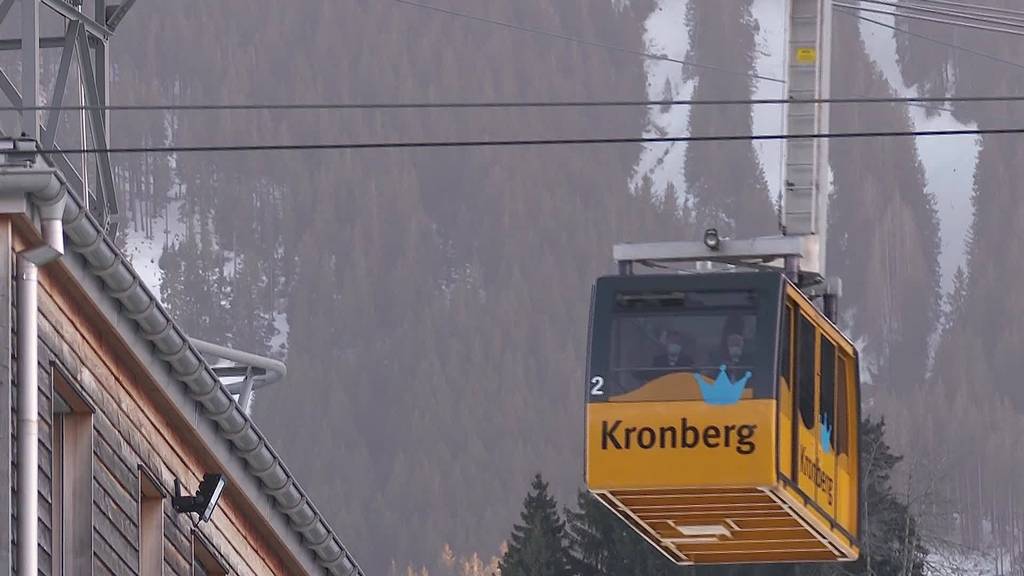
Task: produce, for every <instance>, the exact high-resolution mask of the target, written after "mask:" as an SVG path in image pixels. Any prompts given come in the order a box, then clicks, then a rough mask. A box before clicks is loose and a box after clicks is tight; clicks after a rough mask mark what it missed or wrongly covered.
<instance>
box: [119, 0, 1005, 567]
mask: <svg viewBox="0 0 1024 576" xmlns="http://www.w3.org/2000/svg"><path fill="white" fill-rule="evenodd" d="M435 3H436V5H438V6H441V7H444V8H446V9H451V10H458V11H462V12H466V13H470V14H473V15H475V16H480V17H484V18H490V19H495V20H500V21H503V22H508V23H512V24H515V25H520V26H529V27H535V28H542V29H544V30H550V31H554V32H559V33H564V34H570V35H573V36H577V37H581V38H587V39H592V40H594V41H598V42H602V43H607V44H612V45H616V46H621V47H624V48H627V49H629V50H633V51H637V50H650V51H654V52H658V53H668V54H670V55H671V56H672V57H673V58H676V59H687V60H691V61H696V62H701V63H704V64H707V65H710V66H714V67H717V68H722V69H727V70H731V71H733V72H734V73H732V74H724V73H722V72H721V71H716V70H715V69H712V68H694V67H686V66H682V65H679V64H676V63H671V62H664V61H645V60H644V59H642V58H639V57H637V56H635V55H629V54H623V53H619V52H615V51H609V50H604V49H601V48H598V47H594V46H584V45H579V44H574V43H571V42H566V41H564V40H559V39H556V38H545V37H538V36H532V35H529V34H525V33H523V32H521V31H516V30H510V29H506V28H501V27H495V26H492V25H488V24H486V23H483V22H479V21H472V20H467V19H460V18H456V17H453V16H451V15H446V14H442V13H438V12H434V11H427V10H423V9H419V8H416V7H414V6H410V5H408V4H403V3H400V2H393V1H377V2H371V1H368V0H342V1H337V0H332V1H327V0H308V1H307V0H302V1H294V0H292V1H287V2H286V1H284V0H258V1H256V2H253V1H242V0H221V1H219V2H198V1H196V0H186V1H184V2H151V1H148V0H146V1H142V2H139V3H138V4H137V5H136V7H135V8H133V10H132V12H131V13H130V15H129V17H128V18H127V19H126V20H125V22H124V23H123V25H122V27H121V28H120V29H119V31H118V35H117V37H116V38H115V40H114V41H113V44H112V48H113V54H114V68H113V70H114V81H113V86H112V94H113V99H114V101H115V102H117V103H156V102H167V103H228V102H339V103H346V102H402V101H474V100H482V101H487V100H570V99H575V100H587V99H594V100H597V99H601V100H613V99H638V98H643V97H653V98H661V97H663V96H673V97H674V96H679V97H693V98H725V97H727V98H747V97H751V96H753V95H754V94H756V93H759V91H760V90H763V89H764V86H765V85H764V84H763V81H755V80H754V79H752V78H751V77H750V75H752V74H755V73H760V74H767V73H771V74H780V73H781V71H780V70H768V69H767V68H766V66H767V65H766V64H765V63H766V62H771V61H773V60H772V51H773V50H774V51H776V54H775V56H776V57H777V56H778V54H777V51H778V50H779V49H780V44H779V43H778V42H776V41H775V40H773V37H771V36H770V34H767V32H766V30H769V29H770V28H769V27H767V21H766V20H765V21H762V20H764V17H765V15H766V14H771V13H772V10H776V8H777V7H774V5H773V2H772V1H769V0H722V1H715V2H704V1H697V0H691V1H687V0H630V1H623V0H607V1H596V0H515V1H500V2H499V1H495V2H483V3H482V2H473V1H470V0H445V1H443V2H442V1H441V0H435ZM999 3H1000V5H1006V6H1015V7H1017V8H1021V9H1024V2H1021V0H1014V1H1013V2H1011V1H1010V0H1001V1H1000V2H999ZM1018 4H1019V5H1018ZM901 25H904V23H901ZM834 26H835V34H834V36H835V37H834V42H835V49H834V53H835V59H836V61H835V64H834V72H833V86H832V92H833V94H834V95H836V96H888V95H892V94H895V93H897V92H898V91H899V90H903V89H904V88H905V86H910V87H912V88H913V89H915V90H920V92H921V93H927V94H964V95H968V94H978V93H1012V92H1013V91H1014V90H1015V89H1019V86H1020V79H1021V77H1022V76H1021V74H1022V72H1021V71H1019V70H1017V71H1014V70H1013V68H1010V69H1007V68H1006V67H1005V66H1002V65H999V64H997V63H992V62H987V61H984V60H983V59H978V58H977V57H972V58H968V57H967V56H964V55H962V54H960V53H953V52H950V51H948V50H944V51H936V50H934V49H933V48H934V47H933V46H930V45H928V44H927V43H923V42H924V41H919V42H915V41H911V40H907V39H906V38H903V37H899V38H897V39H896V40H897V42H896V45H897V47H898V50H897V51H894V52H893V53H892V54H890V55H889V58H891V59H892V62H898V74H899V78H897V79H894V78H893V77H892V76H891V75H888V74H887V73H886V72H885V71H886V69H887V68H886V67H885V66H883V65H882V64H885V63H880V62H879V60H878V58H877V57H876V52H877V51H875V50H874V49H873V47H872V46H873V45H871V44H869V43H866V42H865V35H864V30H865V28H864V26H865V25H864V24H863V23H860V22H858V21H857V20H856V19H853V18H849V17H840V16H839V15H837V16H836V18H835V21H834ZM923 32H925V33H927V34H933V35H936V36H937V37H945V36H943V34H948V31H946V30H943V29H941V28H937V29H934V30H933V29H929V28H925V29H924V30H923ZM776 40H777V39H776ZM957 41H958V42H959V41H964V40H963V38H962V37H958V38H957ZM773 42H774V43H773ZM966 42H968V43H969V44H970V45H971V46H974V47H975V48H976V49H977V50H983V51H986V52H991V53H993V54H998V55H1000V56H1001V57H1002V58H1004V59H1016V60H1024V54H1022V53H1021V51H1022V50H1024V45H1021V44H1020V43H1014V42H1012V41H1010V40H1004V39H1001V38H996V39H989V38H988V37H986V36H980V37H978V38H973V37H972V39H970V40H969V41H966ZM971 42H973V44H971ZM939 70H941V71H942V72H941V73H940V72H937V71H939ZM735 72H738V73H735ZM897 80H898V82H899V84H900V86H894V82H896V81H897ZM904 85H905V86H904ZM1021 114H1022V112H1021V111H1020V110H1017V109H1009V108H1007V107H1003V108H1000V107H996V106H994V105H991V106H989V105H986V106H972V107H966V106H964V107H959V106H958V107H957V108H956V109H955V116H956V118H958V119H960V120H961V121H964V122H977V123H978V124H980V125H992V126H995V125H999V124H1000V123H1007V122H1009V123H1010V124H1012V123H1013V122H1012V121H1010V119H1012V118H1016V117H1017V116H1020V115H1021ZM832 117H833V126H832V129H834V130H837V131H841V130H856V129H907V128H910V127H912V126H913V125H914V122H915V120H914V118H916V116H914V115H913V114H912V110H910V109H908V108H907V107H905V106H901V105H897V104H885V105H871V106H842V107H840V106H836V107H835V108H833V111H832ZM759 118H761V116H758V115H757V114H756V113H755V111H754V110H752V109H751V108H750V107H749V106H733V107H729V108H728V109H726V108H722V107H693V108H691V109H686V108H682V107H678V108H673V109H671V110H666V109H649V110H645V109H639V108H609V109H598V108H587V109H578V110H575V109H574V110H566V109H558V110H548V111H544V110H528V111H523V110H485V111H479V110H477V111H432V112H428V111H423V110H417V111H320V112H310V111H303V112H273V113H271V112H265V111H264V112H252V111H245V112H242V111H237V112H223V111H219V112H189V113H180V112H179V113H171V114H166V115H162V114H153V113H146V114H142V113H135V112H133V113H120V114H118V115H116V116H115V117H114V119H113V121H112V134H113V136H112V138H113V141H114V143H115V144H133V145H134V144H163V143H176V144H182V145H188V144H218V143H248V144H256V143H265V142H330V141H360V140H364V141H373V140H376V141H380V140H412V139H428V138H429V139H457V138H473V139H487V138H526V137H530V138H544V137H584V136H639V135H641V134H644V133H650V134H656V133H671V134H680V133H683V132H689V133H692V134H715V133H749V132H750V131H751V130H752V129H753V128H754V125H755V122H756V121H758V119H759ZM987 123H988V124H987ZM951 145H953V144H951ZM1022 151H1024V147H1022V145H1021V144H1020V143H1019V142H1017V143H1015V140H1013V139H1011V138H1006V137H1002V138H985V139H984V141H983V142H982V143H981V145H980V152H979V153H978V158H977V170H976V173H975V175H974V177H973V182H974V189H973V191H972V190H968V189H964V190H959V191H956V192H957V193H959V194H962V195H971V194H973V207H974V213H973V222H974V223H973V226H972V227H971V233H970V240H969V250H968V255H967V258H966V259H964V260H963V262H962V263H961V268H962V269H961V271H960V272H959V273H958V274H957V275H956V280H955V282H954V283H953V284H955V288H954V289H951V290H948V291H947V292H948V293H946V292H944V291H943V288H942V286H943V285H942V270H940V265H939V258H940V252H941V246H942V243H941V242H940V240H941V235H942V234H943V233H944V228H943V222H941V221H940V218H939V214H938V211H937V205H938V204H937V202H938V201H939V199H937V198H936V196H935V193H934V191H933V186H934V184H935V183H934V182H929V181H928V177H927V173H926V170H925V165H924V163H923V155H922V150H921V148H920V142H918V141H915V140H913V139H890V140H872V141H864V140H844V141H842V142H836V143H835V144H834V145H833V146H832V159H833V162H832V169H833V177H834V190H833V196H832V200H831V209H830V215H831V219H830V223H831V236H830V242H829V245H828V254H829V261H830V271H831V272H832V273H834V274H837V275H838V276H840V277H842V278H843V280H844V285H845V296H844V299H843V305H842V306H843V312H844V315H843V325H844V328H846V329H848V330H849V331H850V333H851V334H852V335H853V336H854V337H855V338H856V339H857V340H858V342H859V344H860V345H861V348H862V353H863V358H864V359H865V365H864V366H863V371H864V375H865V377H866V379H868V380H869V381H870V382H871V385H870V386H869V391H868V393H867V394H866V406H867V411H868V412H870V413H871V414H874V415H879V416H886V417H887V422H888V426H887V430H888V434H889V440H890V443H891V445H892V448H893V450H894V452H895V453H897V454H902V455H904V461H903V464H901V465H900V466H898V467H897V468H896V471H895V472H894V480H893V481H894V483H895V485H897V486H900V487H904V489H905V490H906V494H907V498H906V499H905V503H906V504H907V505H908V506H910V508H911V509H912V510H914V512H915V514H918V515H919V517H921V518H922V520H921V530H922V534H923V535H924V537H926V538H932V539H935V540H939V541H942V542H945V543H948V544H949V546H953V545H954V544H956V545H957V546H959V545H964V546H969V547H974V548H978V549H984V550H987V551H993V550H1000V551H1003V552H1005V554H1007V555H1010V554H1012V553H1013V552H1012V551H1013V550H1018V551H1019V550H1020V548H1021V541H1022V520H1024V512H1022V510H1021V507H1020V505H1019V504H1018V503H1019V502H1021V499H1022V497H1024V494H1022V493H1021V492H1020V491H1021V490H1022V486H1024V485H1022V483H1021V482H1020V481H1019V479H1020V477H1021V472H1022V470H1024V453H1022V451H1021V448H1020V444H1019V443H1018V442H1015V441H1014V439H1015V438H1017V437H1019V436H1020V433H1021V431H1022V428H1024V421H1022V418H1021V414H1022V410H1024V393H1022V391H1021V390H1022V389H1021V387H1020V386H1019V385H1017V383H1016V380H1015V378H1014V376H1015V375H1016V374H1018V373H1020V372H1021V369H1022V368H1024V366H1021V362H1022V360H1021V358H1022V356H1021V354H1019V353H1017V352H1016V351H1017V350H1019V349H1020V347H1021V344H1022V343H1024V342H1022V339H1024V326H1022V322H1024V299H1021V297H1020V295H1019V292H1018V291H1014V290H1010V289H1008V287H1011V286H1013V285H1014V283H1015V282H1019V281H1021V280H1022V279H1024V264H1021V261H1020V260H1019V259H1016V260H1015V259H1013V257H1012V255H1013V254H1014V253H1015V251H1018V250H1019V248H1020V247H1021V246H1022V245H1024V199H1022V198H1020V196H1019V195H1018V194H1016V193H1015V192H1014V186H1013V185H1012V183H1013V182H1015V181H1016V179H1015V176H1016V172H1017V171H1020V170H1024V168H1021V167H1022V166H1024V162H1021V161H1020V160H1021V153H1022ZM115 161H116V177H117V180H118V183H119V186H120V189H121V190H122V191H123V201H124V203H125V206H126V211H127V214H128V216H129V218H130V222H129V224H128V225H127V226H126V227H124V229H123V232H122V234H121V237H120V238H119V241H120V242H121V243H122V246H124V248H125V250H126V252H127V253H129V254H131V255H133V257H134V258H135V259H136V262H135V263H136V265H137V266H139V267H140V269H143V270H148V271H149V272H150V273H151V275H152V277H153V279H154V282H156V283H158V284H159V291H160V295H161V298H162V300H163V302H164V303H165V304H166V305H167V306H168V307H169V308H170V310H171V311H172V312H173V313H174V314H176V316H177V317H178V318H180V319H181V320H182V322H183V324H184V326H185V327H186V328H187V329H188V330H189V331H190V333H191V334H193V335H195V336H197V337H202V338H206V339H212V340H215V341H218V342H223V343H227V344H231V345H234V346H236V347H240V348H243V349H247V350H251V351H254V352H264V353H266V352H269V353H273V354H275V355H278V356H280V357H282V358H285V359H286V360H287V363H288V366H289V373H288V379H287V381H286V382H284V383H281V384H279V385H276V386H274V387H271V388H268V389H266V390H265V391H261V393H260V395H259V396H258V397H257V399H256V411H255V415H254V417H255V420H256V422H257V423H258V424H259V426H260V427H261V428H262V429H263V430H264V431H265V432H266V433H267V434H268V436H269V437H270V438H272V439H273V441H274V444H275V446H276V447H277V448H278V450H279V451H280V452H281V453H282V455H283V457H284V458H285V460H286V461H287V462H288V463H289V466H290V467H291V469H292V471H293V472H294V473H295V474H296V475H297V477H298V478H300V479H301V480H302V483H303V485H304V487H306V489H307V490H308V491H309V492H310V493H311V495H312V496H313V498H314V499H315V500H316V501H317V502H318V505H319V507H320V508H321V510H322V511H323V513H324V514H326V515H327V516H328V518H329V519H330V521H331V522H332V524H333V526H334V527H335V529H336V530H337V531H338V533H339V535H340V536H341V537H342V539H343V540H344V541H345V542H346V544H348V545H349V546H351V548H352V549H353V551H354V553H355V555H356V557H357V558H359V559H360V562H361V563H362V564H363V565H364V568H366V569H367V571H368V572H370V573H374V574H388V573H396V574H397V573H402V574H404V573H406V570H407V569H410V568H411V569H415V570H422V569H425V570H427V571H428V572H429V571H435V572H436V571H438V570H439V569H440V568H441V567H442V566H443V565H444V564H445V562H447V561H448V560H451V558H454V557H458V558H463V557H465V558H469V557H472V556H473V555H474V554H477V555H478V556H479V557H482V558H490V557H491V556H496V555H499V550H500V548H501V546H502V543H503V542H504V541H505V539H506V538H507V537H508V526H509V524H510V523H511V522H512V521H514V519H515V518H516V514H517V511H518V510H519V507H520V504H521V499H522V493H523V487H524V486H527V485H528V484H529V482H530V479H531V478H533V476H534V474H535V473H536V472H538V471H542V472H543V474H544V477H545V478H546V479H547V480H548V481H549V482H550V483H551V491H552V493H553V494H554V496H556V497H557V499H558V501H560V502H563V503H568V502H573V501H574V500H575V497H576V493H577V490H578V488H579V487H580V485H581V481H582V474H581V469H582V462H581V455H582V450H581V445H582V444H581V442H582V426H581V423H582V403H581V398H582V393H581V389H580V385H581V382H582V370H583V361H584V357H585V353H586V335H585V330H586V324H587V312H586V308H587V304H588V295H589V290H590V284H591V282H592V280H593V278H594V277H595V276H597V275H600V274H604V273H608V272H610V271H611V270H612V268H611V262H610V249H611V246H612V245H613V244H614V243H616V242H621V241H627V240H628V241H642V240H667V239H686V238H694V237H696V235H697V234H698V233H699V232H700V231H701V230H703V228H704V227H706V226H712V225H713V226H718V227H719V228H721V229H723V230H726V231H727V232H728V233H730V234H737V235H739V234H743V235H756V234H770V233H773V232H774V230H775V229H776V223H777V216H776V206H777V198H776V196H775V194H776V193H777V190H778V182H776V181H774V179H773V178H770V177H769V174H777V172H775V171H773V168H772V166H771V162H769V161H768V160H766V157H765V156H764V151H763V150H762V149H760V148H755V147H754V146H752V145H750V144H749V143H729V144H694V145H691V146H686V147H683V146H671V147H666V146H662V147H661V148H657V147H654V146H651V147H647V148H645V147H642V146H640V145H615V146H590V147H579V146H577V147H547V148H502V149H496V148H490V149H451V150H420V151H372V152H370V151H352V152H283V153H282V152H259V153H247V154H235V153H218V154H204V155H196V154H179V155H176V156H160V155H138V156H123V157H118V158H116V160H115ZM953 423H955V425H954V424H953ZM446 558H447V559H448V560H445V559H446ZM1017 558H1018V559H1019V555H1018V556H1017Z"/></svg>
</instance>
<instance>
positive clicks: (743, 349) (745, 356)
mask: <svg viewBox="0 0 1024 576" xmlns="http://www.w3.org/2000/svg"><path fill="white" fill-rule="evenodd" d="M752 352H753V350H751V349H750V346H747V338H746V337H744V336H743V318H742V317H740V316H730V317H729V318H728V319H727V320H726V322H725V327H724V329H723V330H722V341H721V351H720V353H719V362H720V363H721V364H725V365H726V366H729V367H733V368H735V367H739V366H744V367H746V366H750V365H751V364H753V358H752Z"/></svg>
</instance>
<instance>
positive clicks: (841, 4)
mask: <svg viewBox="0 0 1024 576" xmlns="http://www.w3.org/2000/svg"><path fill="white" fill-rule="evenodd" d="M832 5H833V6H835V7H836V8H848V9H850V10H857V11H859V12H870V13H873V14H884V15H886V16H894V17H897V18H909V19H911V20H921V21H924V22H934V23H936V24H945V25H948V26H959V27H961V28H970V29H972V30H982V31H986V32H997V33H1001V34H1010V35H1011V36H1024V30H1014V29H1012V28H997V27H994V26H984V25H981V24H971V23H970V22H962V21H958V20H947V19H945V18H933V17H931V16H922V15H920V14H906V13H902V12H895V11H893V10H879V9H875V8H865V7H864V6H859V5H856V4H846V3H844V2H833V3H832Z"/></svg>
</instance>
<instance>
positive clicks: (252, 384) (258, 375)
mask: <svg viewBox="0 0 1024 576" xmlns="http://www.w3.org/2000/svg"><path fill="white" fill-rule="evenodd" d="M191 340H192V345H193V346H195V348H196V350H198V351H199V353H200V354H202V355H203V357H204V358H206V361H207V362H209V363H210V364H211V365H213V372H214V374H216V375H217V377H218V378H219V379H220V381H221V384H224V386H225V387H226V388H227V389H228V392H230V393H231V394H233V395H234V396H235V398H236V399H237V400H238V404H239V405H240V406H241V407H242V411H243V412H245V415H246V416H251V415H252V404H253V398H254V397H255V392H256V390H258V389H260V388H263V387H264V386H269V385H271V384H273V383H275V382H277V381H278V380H281V379H283V378H284V376H285V374H287V373H288V368H287V367H286V366H285V364H284V362H281V361H280V360H275V359H273V358H268V357H266V356H260V355H259V354H253V353H251V352H242V351H241V350H235V349H234V348H228V347H227V346H221V345H220V344H214V343H212V342H206V341H205V340H199V339H198V338H191ZM214 361H223V363H220V362H218V363H217V364H216V365H214Z"/></svg>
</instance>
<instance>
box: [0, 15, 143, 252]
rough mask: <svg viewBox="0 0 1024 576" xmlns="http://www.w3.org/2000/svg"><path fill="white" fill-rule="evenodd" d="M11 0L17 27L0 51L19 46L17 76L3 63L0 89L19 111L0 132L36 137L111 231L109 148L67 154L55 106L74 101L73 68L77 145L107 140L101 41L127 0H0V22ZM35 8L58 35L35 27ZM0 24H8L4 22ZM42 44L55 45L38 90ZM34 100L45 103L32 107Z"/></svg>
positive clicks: (106, 77)
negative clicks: (58, 26)
mask: <svg viewBox="0 0 1024 576" xmlns="http://www.w3.org/2000/svg"><path fill="white" fill-rule="evenodd" d="M15 4H18V5H19V11H20V16H21V27H20V31H21V33H20V35H15V36H14V37H7V38H0V51H20V52H21V62H20V64H21V78H20V82H19V83H15V81H14V80H12V78H11V74H10V73H9V72H10V71H9V70H7V69H5V67H3V66H0V91H2V92H3V94H4V95H5V96H6V98H7V100H8V101H9V102H10V104H11V105H12V106H14V107H15V108H19V109H21V114H20V122H18V126H17V127H15V126H6V125H5V126H0V135H3V136H18V135H19V134H23V135H24V136H26V137H28V138H31V139H33V140H36V141H37V142H39V148H40V149H41V150H44V151H45V152H44V154H43V157H44V159H45V160H46V162H47V163H48V164H49V165H50V166H52V167H54V168H57V169H58V170H60V172H61V173H62V175H63V176H64V178H65V179H66V181H67V184H68V187H69V189H70V191H71V193H73V194H76V195H77V196H78V197H79V198H81V199H82V201H83V202H84V203H86V205H87V206H88V207H89V209H90V211H91V212H92V213H93V215H94V216H95V217H96V218H97V220H98V221H99V222H100V223H101V224H103V225H104V226H105V228H106V229H107V231H108V233H111V234H112V233H115V232H116V226H117V223H118V221H119V218H118V216H119V211H118V201H117V195H116V194H115V189H114V177H113V170H112V169H111V165H110V156H109V154H107V153H105V152H99V153H96V154H84V155H82V157H81V158H74V159H73V158H70V157H69V156H68V155H67V154H64V153H63V152H61V151H60V150H61V148H62V146H61V142H62V140H61V138H60V129H61V118H62V116H63V114H62V112H63V111H62V110H60V109H59V107H61V106H69V105H71V106H74V104H68V103H67V100H68V88H69V82H68V79H69V77H70V76H71V73H72V72H73V71H74V72H75V76H76V77H77V78H78V81H77V82H74V83H72V84H73V85H74V86H73V88H74V91H73V95H75V94H77V95H80V97H81V99H82V100H83V101H82V102H81V103H82V104H84V106H85V107H86V108H87V109H86V110H83V113H82V114H80V115H79V118H78V124H79V126H78V127H79V128H80V129H81V134H80V138H81V143H82V144H85V145H84V146H83V148H96V149H105V148H108V147H109V140H108V136H109V134H110V115H109V111H107V110H105V109H103V107H105V106H107V105H108V102H109V100H108V98H109V84H110V58H109V42H110V39H111V37H112V36H113V34H114V31H115V30H116V29H117V27H118V25H119V24H120V23H121V21H122V20H123V19H124V17H125V14H127V12H128V10H129V9H130V8H131V7H132V5H133V4H135V0H122V1H121V2H119V3H113V2H110V1H109V0H89V1H87V2H86V1H85V0H77V1H76V0H2V1H0V25H3V24H5V23H7V21H8V16H9V15H10V14H11V12H12V8H14V5H15ZM41 8H42V9H45V10H46V11H47V12H43V14H42V15H44V16H48V15H49V14H55V15H57V16H58V17H59V18H58V19H59V21H61V22H62V23H63V29H64V34H63V35H62V36H41V35H40V17H41V14H40V9H41ZM48 13H49V14H48ZM50 17H51V18H52V16H50ZM0 29H3V30H8V29H10V26H9V25H8V26H3V27H2V28H0ZM42 50H59V51H60V64H59V66H58V68H57V70H56V76H55V80H54V83H53V88H52V91H49V92H48V93H46V94H45V95H44V94H43V92H42V87H41V86H40V75H41V71H42V59H41V58H40V55H41V51H42ZM76 98H77V97H76ZM41 106H46V107H52V108H49V109H46V110H40V109H39V107H41ZM64 147H65V148H66V146H64ZM75 160H78V164H77V166H76V163H75ZM90 175H91V176H92V178H90ZM90 180H92V181H91V182H90Z"/></svg>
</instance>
